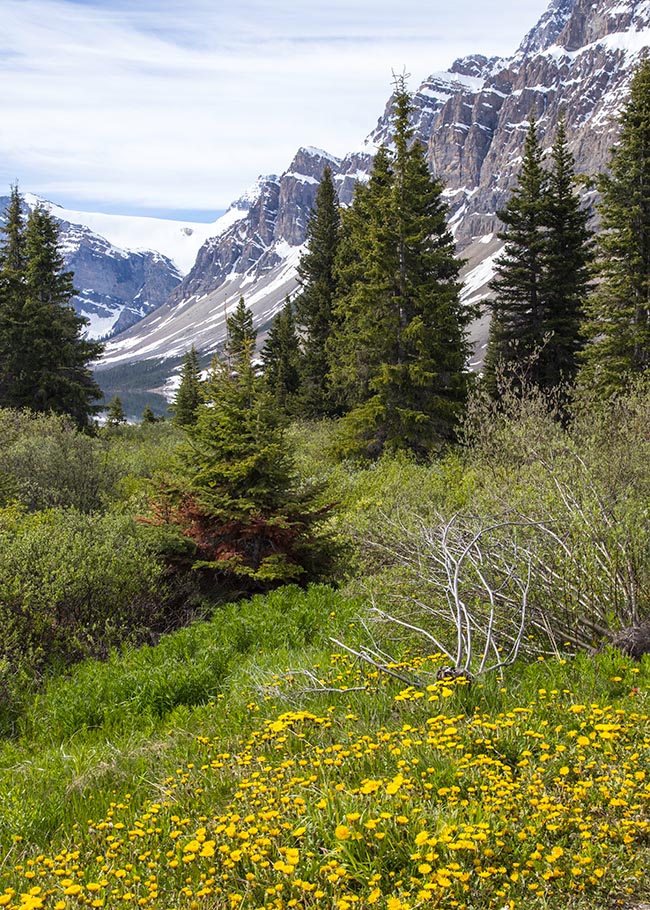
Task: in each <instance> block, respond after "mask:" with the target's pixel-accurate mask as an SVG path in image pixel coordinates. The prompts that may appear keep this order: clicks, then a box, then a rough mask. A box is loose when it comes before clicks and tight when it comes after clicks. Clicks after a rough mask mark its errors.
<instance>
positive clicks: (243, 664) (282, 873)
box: [0, 588, 650, 910]
mask: <svg viewBox="0 0 650 910" xmlns="http://www.w3.org/2000/svg"><path fill="white" fill-rule="evenodd" d="M356 609H357V608H356V606H355V604H353V603H348V602H346V601H345V600H344V599H343V598H342V597H341V596H340V595H337V594H336V593H334V592H331V591H329V590H328V589H326V588H313V589H311V590H310V592H308V593H307V594H304V593H303V592H300V591H299V590H298V589H295V588H292V589H285V590H283V591H279V592H276V593H275V594H273V595H271V596H269V597H268V598H266V599H262V598H257V599H254V600H252V601H251V602H249V603H247V604H240V605H238V606H233V607H227V608H225V609H224V610H223V611H220V612H218V613H217V615H216V616H215V619H214V620H213V621H212V622H210V623H202V624H197V625H195V626H193V627H192V628H189V629H184V630H182V631H181V632H178V633H176V634H174V635H172V636H169V637H167V638H165V639H163V640H162V641H161V643H160V644H159V645H158V646H157V647H156V648H145V649H142V650H140V651H137V652H133V653H131V654H128V655H126V656H124V657H117V656H116V657H115V658H114V659H113V660H111V661H110V662H109V663H107V664H101V665H100V664H95V663H89V664H86V665H84V666H81V667H79V668H77V669H76V670H75V671H74V672H72V673H71V674H70V676H69V677H67V678H65V679H58V680H55V681H52V683H51V684H50V685H49V686H48V687H47V688H46V689H45V691H44V692H43V694H42V696H41V697H40V698H39V699H38V701H37V702H36V703H35V704H34V705H33V707H32V709H31V710H30V712H29V714H28V715H27V716H26V717H25V718H24V721H23V737H22V739H20V740H17V741H13V742H8V743H6V744H5V745H4V747H3V749H2V752H1V753H0V756H1V759H0V760H1V768H0V825H1V827H0V837H1V838H2V844H3V856H4V859H3V862H2V867H1V868H2V873H1V874H2V875H3V876H4V878H2V879H0V882H1V884H0V893H2V891H3V889H5V890H4V895H3V896H0V906H8V907H23V908H38V907H48V908H49V907H52V908H57V910H63V908H64V907H78V906H83V905H86V906H97V907H100V906H106V907H124V906H128V905H140V906H146V907H155V908H161V910H163V908H166V910H171V908H181V907H183V908H184V907H188V908H220V907H224V908H225V907H229V908H231V907H242V908H255V907H278V908H284V907H290V906H297V907H312V906H313V907H337V908H340V910H346V908H351V907H370V906H378V907H381V908H387V910H402V908H406V907H408V908H414V907H418V906H419V907H435V906H437V907H444V908H447V907H449V908H452V907H467V908H479V907H480V908H488V907H494V908H502V907H515V906H516V907H523V906H525V907H540V908H542V907H545V908H556V907H560V906H562V907H573V906H575V907H579V906H584V907H588V906H589V907H592V906H596V905H597V906H604V905H606V903H607V901H613V902H614V904H615V903H616V901H617V900H618V901H620V903H621V905H622V904H623V903H624V902H625V901H626V900H627V898H628V897H629V896H630V895H636V896H643V897H646V898H647V897H648V885H647V881H648V878H647V876H648V875H650V868H649V865H648V859H649V854H650V823H649V802H650V773H646V769H650V761H649V759H650V719H649V717H648V701H647V700H648V681H649V677H650V666H649V665H648V664H647V663H645V664H643V665H642V666H641V667H638V666H634V665H633V664H632V663H631V662H630V661H626V660H623V659H621V658H620V657H616V656H614V655H603V656H601V657H599V658H598V660H597V661H595V662H594V661H592V660H589V659H587V658H582V659H579V660H577V661H574V662H571V663H567V664H563V663H559V662H557V663H550V662H540V663H539V664H536V665H533V666H531V667H528V668H519V669H517V670H512V671H511V672H510V674H509V676H508V678H507V679H506V680H505V683H504V684H503V685H502V684H501V682H500V681H499V680H497V679H496V678H494V679H490V680H487V681H486V682H485V683H484V684H474V685H472V686H469V687H467V686H465V687H455V686H454V687H450V686H448V685H444V684H432V685H431V686H430V687H429V688H426V687H425V688H423V691H422V692H416V691H414V690H407V691H400V684H399V683H397V682H396V681H395V680H392V679H390V678H389V677H387V676H385V675H382V676H379V675H378V674H376V673H375V672H374V671H371V668H369V667H360V666H357V665H356V664H355V663H354V662H352V661H351V660H350V659H349V658H347V657H345V656H344V655H332V654H331V650H332V649H331V646H330V645H329V640H328V636H329V635H330V634H336V635H338V636H339V637H341V636H344V637H345V638H346V639H347V640H349V641H353V640H354V638H355V636H357V635H358V634H359V632H358V629H357V627H356V625H355V623H354V616H355V611H356ZM411 660H412V661H414V662H415V663H416V664H417V663H420V664H421V667H420V672H424V670H426V669H428V670H429V671H430V672H432V673H433V671H435V668H436V666H437V661H436V658H435V657H434V658H427V659H423V658H414V657H413V658H411ZM302 670H313V672H314V674H315V677H316V678H317V679H320V680H322V682H323V683H324V685H325V687H326V690H327V691H325V690H323V691H314V690H317V689H318V688H319V686H320V685H321V683H318V682H316V679H313V678H311V677H310V676H308V675H306V674H305V673H303V672H301V671H302ZM368 671H371V672H368ZM644 889H645V890H644Z"/></svg>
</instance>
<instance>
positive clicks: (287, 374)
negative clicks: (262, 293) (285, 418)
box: [262, 298, 302, 414]
mask: <svg viewBox="0 0 650 910" xmlns="http://www.w3.org/2000/svg"><path fill="white" fill-rule="evenodd" d="M300 362H301V361H300V345H299V341H298V335H297V333H296V324H295V321H294V317H293V305H292V303H291V301H290V300H289V299H288V298H287V300H286V301H285V304H284V307H283V308H282V310H281V311H280V312H279V313H278V315H277V316H276V317H275V319H274V320H273V325H272V326H271V330H270V332H269V334H268V335H267V337H266V341H265V342H264V347H263V348H262V364H263V370H264V381H265V383H266V386H267V388H268V390H269V391H270V392H271V395H272V396H273V399H274V401H275V404H276V405H277V407H278V408H279V409H280V411H281V412H283V413H284V414H295V413H296V412H297V411H298V410H300V411H302V406H299V405H298V403H297V395H298V390H299V388H300ZM301 404H302V403H301Z"/></svg>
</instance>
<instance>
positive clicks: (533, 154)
mask: <svg viewBox="0 0 650 910" xmlns="http://www.w3.org/2000/svg"><path fill="white" fill-rule="evenodd" d="M547 188H548V174H547V172H546V171H545V170H544V168H543V167H542V152H541V149H540V146H539V142H538V139H537V127H536V124H535V118H534V117H533V116H532V115H531V118H530V125H529V128H528V134H527V136H526V145H525V151H524V159H523V163H522V167H521V172H520V174H519V179H518V182H517V186H516V187H515V188H514V190H513V191H512V194H511V196H510V198H509V200H508V202H507V204H506V207H505V208H504V209H503V210H502V211H500V212H498V213H497V214H498V216H499V218H500V219H501V221H502V222H503V223H504V224H505V226H506V229H505V231H502V232H501V233H499V234H498V237H499V239H501V240H504V241H505V249H504V252H503V254H502V255H501V256H500V257H499V259H497V261H496V268H495V271H496V276H497V277H496V278H495V279H494V280H493V281H492V282H491V285H490V288H491V290H492V291H493V292H494V295H495V296H494V298H493V299H492V300H490V301H489V302H488V308H489V310H490V312H491V316H492V330H491V333H490V340H489V343H488V352H487V356H486V361H485V364H484V376H485V379H486V382H487V383H488V385H490V384H492V383H493V382H494V367H495V364H496V362H497V361H501V362H502V363H503V364H504V367H505V369H506V372H507V371H508V363H509V362H511V361H520V360H521V359H522V358H525V357H530V356H531V354H533V352H534V351H535V350H539V349H541V347H542V346H543V345H544V342H545V336H546V333H547V324H546V320H545V316H546V312H545V300H544V291H545V273H544V269H545V251H546V233H547V230H546V199H547ZM536 378H537V377H533V381H535V380H536Z"/></svg>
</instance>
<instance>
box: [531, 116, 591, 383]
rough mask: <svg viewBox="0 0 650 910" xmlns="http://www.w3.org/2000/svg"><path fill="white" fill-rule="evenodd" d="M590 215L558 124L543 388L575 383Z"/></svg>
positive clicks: (550, 198) (549, 212)
mask: <svg viewBox="0 0 650 910" xmlns="http://www.w3.org/2000/svg"><path fill="white" fill-rule="evenodd" d="M588 220H589V211H588V210H587V209H585V208H584V206H583V205H582V202H581V200H580V196H579V195H578V193H577V192H576V189H575V161H574V158H573V155H572V154H571V153H570V151H569V149H568V146H567V135H566V125H565V122H564V117H562V118H561V119H560V123H559V126H558V131H557V136H556V139H555V143H554V145H553V151H552V166H551V170H550V173H549V178H548V194H547V199H546V212H545V223H546V226H547V229H548V233H547V237H546V247H545V250H544V269H545V274H544V306H545V313H544V331H545V332H546V333H549V334H550V338H549V339H548V341H547V343H546V344H545V346H544V348H543V350H542V351H541V353H540V364H539V384H540V385H541V386H542V387H546V388H552V387H554V386H557V385H558V384H559V383H561V382H568V383H573V381H574V379H575V376H576V373H577V371H578V366H579V359H578V358H579V352H580V351H581V349H582V347H583V345H584V338H583V335H582V326H583V322H584V308H585V304H586V300H587V298H588V296H589V292H590V289H591V263H592V261H593V233H592V231H591V230H590V229H589V228H588V226H587V222H588Z"/></svg>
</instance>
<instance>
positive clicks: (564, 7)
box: [515, 0, 593, 58]
mask: <svg viewBox="0 0 650 910" xmlns="http://www.w3.org/2000/svg"><path fill="white" fill-rule="evenodd" d="M579 2H580V0H553V2H552V3H551V4H550V6H549V7H548V9H547V10H546V12H545V13H544V14H543V15H542V17H541V19H540V20H539V22H538V23H537V25H536V26H535V27H534V28H532V29H531V30H530V31H529V32H528V34H527V35H526V37H525V38H524V40H523V41H522V42H521V44H520V45H519V49H518V51H517V53H516V55H515V57H516V58H522V57H530V56H532V55H533V54H539V53H540V51H545V50H547V49H548V48H549V47H552V45H554V44H556V43H557V41H558V38H559V37H560V35H561V34H562V31H563V30H564V28H565V27H566V24H567V22H568V21H569V19H570V18H571V16H572V14H573V11H574V8H575V7H576V5H577V4H578V3H579ZM590 3H593V0H590Z"/></svg>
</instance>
